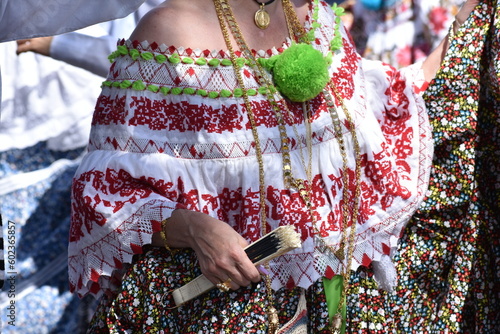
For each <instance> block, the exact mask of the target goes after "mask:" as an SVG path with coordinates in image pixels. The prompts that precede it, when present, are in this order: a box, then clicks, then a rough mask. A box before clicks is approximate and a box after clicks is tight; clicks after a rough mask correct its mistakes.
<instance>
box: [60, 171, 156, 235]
mask: <svg viewBox="0 0 500 334" xmlns="http://www.w3.org/2000/svg"><path fill="white" fill-rule="evenodd" d="M89 186H90V187H93V188H94V189H95V190H96V191H97V192H98V194H97V195H95V196H94V197H91V196H85V195H84V190H85V187H89ZM151 193H152V190H151V189H150V186H149V185H147V184H145V183H144V182H141V181H140V180H137V179H134V178H133V177H132V176H131V175H130V174H129V173H128V172H126V171H124V170H119V171H115V170H113V169H107V170H106V172H105V173H102V172H98V171H89V172H87V173H83V174H81V175H80V176H79V177H78V178H77V179H75V180H74V181H73V185H72V196H73V203H72V217H71V220H72V225H71V231H70V241H77V240H79V239H80V238H81V237H82V236H83V231H82V228H83V226H85V228H86V231H87V233H90V232H91V231H92V227H93V224H98V225H101V226H102V225H104V224H106V218H105V217H104V216H103V214H102V213H100V212H99V210H98V208H97V207H98V206H99V205H103V206H104V207H110V208H112V211H113V212H114V213H116V212H118V211H119V210H120V209H121V208H122V207H123V206H124V205H125V204H126V203H132V204H133V203H135V202H137V200H138V199H140V198H147V197H148V196H149V195H150V194H151ZM116 195H118V196H116ZM108 196H109V197H112V198H114V197H115V196H116V197H117V198H118V199H119V200H110V199H107V197H108Z"/></svg>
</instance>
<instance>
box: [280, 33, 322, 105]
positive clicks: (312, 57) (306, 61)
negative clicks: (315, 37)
mask: <svg viewBox="0 0 500 334" xmlns="http://www.w3.org/2000/svg"><path fill="white" fill-rule="evenodd" d="M273 78H274V84H275V85H276V88H277V89H278V90H279V91H280V92H281V94H283V95H284V96H286V97H287V98H289V99H290V100H291V101H293V102H304V101H307V100H310V99H312V98H314V97H316V96H317V95H318V94H319V93H320V92H321V91H322V90H323V88H324V87H325V85H326V84H327V83H328V81H329V80H330V76H329V74H328V59H325V57H323V54H322V53H321V52H320V51H319V50H316V49H315V48H314V47H312V46H311V45H309V44H305V43H300V44H294V45H292V46H290V47H289V48H288V49H286V50H285V51H284V52H283V53H282V54H281V55H280V56H279V57H277V59H276V61H275V63H274V66H273Z"/></svg>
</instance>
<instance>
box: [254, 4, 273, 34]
mask: <svg viewBox="0 0 500 334" xmlns="http://www.w3.org/2000/svg"><path fill="white" fill-rule="evenodd" d="M254 20H255V25H256V26H257V27H259V29H266V28H267V27H269V23H271V18H270V17H269V13H268V12H266V9H265V8H264V6H260V8H259V10H258V11H256V12H255V17H254Z"/></svg>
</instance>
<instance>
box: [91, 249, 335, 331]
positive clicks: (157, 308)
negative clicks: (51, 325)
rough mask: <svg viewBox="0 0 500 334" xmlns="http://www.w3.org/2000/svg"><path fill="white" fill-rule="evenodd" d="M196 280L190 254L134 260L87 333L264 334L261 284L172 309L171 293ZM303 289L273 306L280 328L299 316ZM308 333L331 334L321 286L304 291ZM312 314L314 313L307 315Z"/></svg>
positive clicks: (280, 295) (158, 252) (150, 254)
mask: <svg viewBox="0 0 500 334" xmlns="http://www.w3.org/2000/svg"><path fill="white" fill-rule="evenodd" d="M198 275H200V270H199V268H198V266H197V260H196V256H195V254H194V252H193V251H192V250H189V249H186V250H180V251H176V252H174V253H170V252H168V251H167V250H164V249H160V248H151V249H150V250H148V251H147V252H145V253H144V254H143V255H140V256H137V258H136V261H135V262H134V264H133V265H132V266H131V267H130V268H129V270H128V272H127V273H126V275H125V278H124V279H123V281H122V285H121V291H120V292H119V293H118V294H117V295H116V296H115V297H107V296H105V297H103V298H102V299H101V302H100V305H99V306H98V309H97V311H96V314H95V316H94V319H93V320H92V323H91V326H90V328H89V333H124V332H127V333H183V334H184V333H186V334H187V333H262V334H264V333H267V315H266V309H267V305H268V301H267V294H266V287H265V284H264V283H263V282H262V283H257V284H253V285H251V286H249V287H244V288H240V289H238V290H237V291H229V292H221V291H219V289H217V288H215V289H212V290H211V291H209V292H207V293H205V294H203V295H201V296H199V297H197V298H195V299H193V300H191V301H189V302H187V303H185V304H183V305H181V306H180V307H175V303H174V300H173V298H172V296H171V294H170V292H171V291H172V290H174V289H176V288H178V287H180V286H182V285H184V284H185V283H187V282H188V281H190V280H192V279H194V278H195V277H196V276H198ZM302 291H303V289H301V288H294V289H285V288H283V289H280V290H278V291H276V292H275V293H274V306H275V308H276V309H277V310H278V313H279V320H280V323H281V324H284V323H286V322H288V321H289V320H290V319H291V318H292V317H293V316H294V315H295V312H296V310H297V304H298V301H299V298H300V295H301V293H302ZM305 296H306V300H307V304H308V305H307V309H308V327H309V329H310V330H309V332H311V333H329V330H328V311H327V308H326V300H325V295H324V291H323V285H322V283H321V282H318V283H317V284H315V285H312V286H311V287H310V288H309V289H308V290H307V291H305ZM311 310H313V311H311Z"/></svg>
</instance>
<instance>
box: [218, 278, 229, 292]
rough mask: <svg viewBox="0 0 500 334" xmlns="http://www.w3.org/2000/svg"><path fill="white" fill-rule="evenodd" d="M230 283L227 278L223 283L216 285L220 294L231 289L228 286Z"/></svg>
mask: <svg viewBox="0 0 500 334" xmlns="http://www.w3.org/2000/svg"><path fill="white" fill-rule="evenodd" d="M230 283H231V279H230V278H228V279H227V280H225V281H224V282H222V283H219V284H217V287H218V288H219V290H220V291H222V292H228V291H229V290H230V289H231V285H229V284H230Z"/></svg>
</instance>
